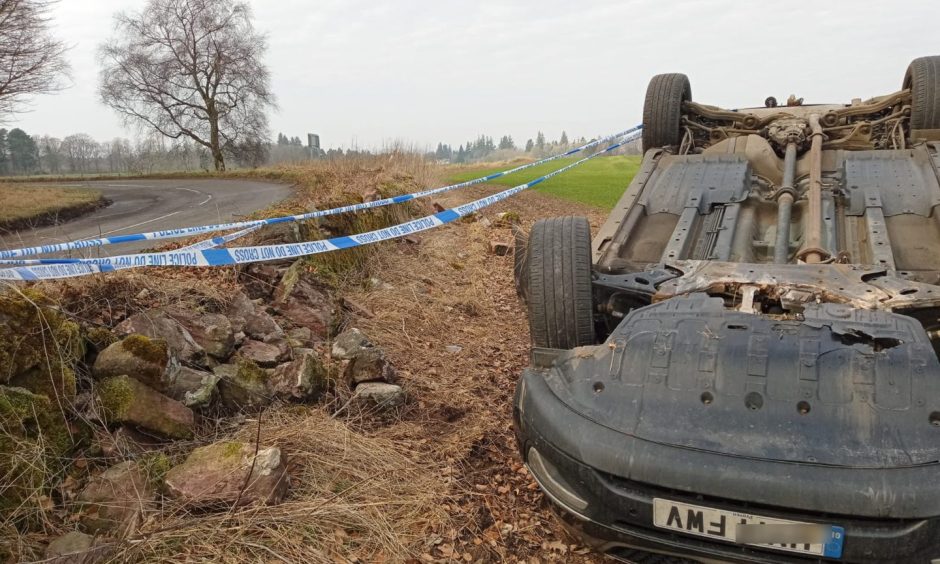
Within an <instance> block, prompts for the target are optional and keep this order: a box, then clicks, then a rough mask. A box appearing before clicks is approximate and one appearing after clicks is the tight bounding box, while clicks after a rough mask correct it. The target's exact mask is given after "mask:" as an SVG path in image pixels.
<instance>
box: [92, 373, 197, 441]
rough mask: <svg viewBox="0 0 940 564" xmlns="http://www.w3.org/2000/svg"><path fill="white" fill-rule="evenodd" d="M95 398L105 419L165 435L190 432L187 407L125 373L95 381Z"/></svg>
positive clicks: (191, 421) (185, 436)
mask: <svg viewBox="0 0 940 564" xmlns="http://www.w3.org/2000/svg"><path fill="white" fill-rule="evenodd" d="M96 391H97V394H98V402H99V405H100V406H101V408H102V415H103V416H104V418H105V420H106V421H107V422H109V423H130V424H132V425H136V426H137V427H140V428H143V429H147V430H150V431H154V432H156V433H159V434H161V435H164V436H166V437H171V438H176V439H188V438H191V437H192V436H193V426H194V423H195V418H194V416H193V412H192V410H191V409H189V408H188V407H186V406H185V405H183V404H182V403H180V402H178V401H176V400H174V399H171V398H168V397H166V396H165V395H163V394H161V393H160V392H158V391H156V390H154V389H153V388H150V387H148V386H146V385H144V384H142V383H140V382H138V381H137V380H135V379H133V378H130V377H128V376H115V377H113V378H108V379H106V380H103V381H101V382H99V383H98V386H97V390H96Z"/></svg>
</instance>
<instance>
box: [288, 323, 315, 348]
mask: <svg viewBox="0 0 940 564" xmlns="http://www.w3.org/2000/svg"><path fill="white" fill-rule="evenodd" d="M314 342H315V341H314V339H313V331H311V330H310V328H309V327H295V328H293V329H291V330H290V331H288V332H287V343H288V344H289V345H290V346H291V347H292V348H295V349H296V348H308V347H310V346H311V345H313V344H314Z"/></svg>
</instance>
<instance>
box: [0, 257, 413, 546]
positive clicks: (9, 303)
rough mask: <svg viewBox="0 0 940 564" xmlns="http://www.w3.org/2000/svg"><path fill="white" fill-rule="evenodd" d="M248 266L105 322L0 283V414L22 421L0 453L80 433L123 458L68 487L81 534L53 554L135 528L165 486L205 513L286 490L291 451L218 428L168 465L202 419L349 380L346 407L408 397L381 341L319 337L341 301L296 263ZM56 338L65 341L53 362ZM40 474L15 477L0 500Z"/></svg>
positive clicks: (61, 449) (8, 500) (56, 448)
mask: <svg viewBox="0 0 940 564" xmlns="http://www.w3.org/2000/svg"><path fill="white" fill-rule="evenodd" d="M243 274H244V275H246V276H247V277H248V278H250V282H249V281H248V280H242V288H243V290H244V291H238V292H235V293H234V294H233V295H232V296H231V297H230V298H229V299H228V301H227V302H226V303H225V304H223V305H222V307H219V306H218V305H216V306H213V307H209V308H208V309H209V310H208V311H199V310H198V309H195V308H192V307H191V306H190V307H183V306H180V305H172V304H170V305H167V304H159V305H156V306H154V304H148V305H150V306H154V307H150V308H149V309H145V310H143V311H138V312H137V313H134V314H133V315H130V316H129V317H126V318H125V319H123V320H122V321H121V322H120V323H119V324H117V325H116V326H114V327H113V328H111V329H107V328H102V327H81V326H79V325H78V324H77V323H74V322H72V321H69V320H68V319H67V317H66V316H64V315H62V314H60V313H59V312H58V311H57V310H56V308H54V307H51V306H47V305H46V304H45V303H42V300H40V297H39V296H38V295H37V296H32V297H31V299H32V300H33V303H29V302H27V305H23V304H22V303H21V301H20V300H18V299H16V298H8V297H6V296H5V295H2V294H0V339H2V340H3V341H4V342H5V343H7V344H8V345H10V346H15V347H16V354H11V355H9V358H7V357H5V356H4V355H5V354H8V349H9V348H10V347H9V346H4V345H0V366H2V367H3V370H0V425H2V426H3V427H4V428H5V429H23V433H24V434H23V435H22V436H19V435H16V436H9V437H8V436H5V435H3V434H0V450H2V451H4V452H6V451H7V450H9V451H10V452H13V451H14V450H16V448H20V446H21V445H22V444H24V443H23V442H22V441H27V440H35V442H36V444H37V445H42V447H41V448H42V449H45V451H46V455H47V456H48V457H49V459H50V460H56V461H63V462H62V463H63V464H66V463H67V461H68V460H69V458H70V454H71V453H74V452H75V447H76V446H78V445H79V444H81V445H82V446H83V447H88V448H91V449H92V450H95V451H96V452H97V453H98V454H96V455H95V456H96V457H101V458H106V457H113V458H115V459H117V460H120V462H118V463H116V464H113V465H112V466H110V467H107V468H106V469H104V470H103V471H99V472H94V471H92V472H91V473H90V478H88V479H87V481H84V478H79V480H80V481H79V483H78V484H72V485H71V486H70V487H69V490H70V491H71V493H68V494H65V493H63V494H62V502H61V503H62V504H63V506H64V507H63V508H64V509H65V510H66V511H67V512H68V513H70V514H71V515H72V516H73V517H74V518H73V519H70V520H69V522H77V523H79V525H80V527H81V531H73V532H71V533H69V534H67V535H65V536H63V537H60V538H58V539H55V540H54V541H53V542H51V543H50V544H49V546H48V549H47V552H46V557H47V558H49V559H52V560H51V561H54V562H92V561H98V560H100V559H102V558H108V557H109V555H110V554H113V547H114V546H115V544H114V542H113V539H115V538H121V537H124V536H126V535H127V534H129V533H131V532H133V531H135V530H136V529H137V528H138V526H139V524H140V523H142V522H143V521H144V519H145V518H146V515H147V514H148V513H152V512H153V511H157V510H159V508H160V504H161V503H163V501H162V500H163V499H172V500H175V503H176V504H178V505H182V506H185V507H188V508H194V509H198V510H199V511H206V510H212V509H214V508H221V507H226V508H231V507H233V506H239V505H246V504H252V503H265V504H276V503H280V502H281V501H282V500H283V499H284V498H285V496H286V495H287V493H288V488H289V485H290V477H289V475H288V472H287V469H288V460H287V454H286V453H285V452H283V451H282V450H281V449H280V448H279V447H278V446H277V445H272V444H255V443H249V442H238V441H222V442H217V443H214V444H209V445H207V446H203V447H200V448H195V449H194V450H192V451H191V452H190V453H189V454H188V455H186V456H180V455H173V461H175V462H177V464H175V465H174V464H173V463H172V461H171V459H170V458H169V457H167V456H166V455H164V454H163V451H166V452H176V453H179V452H180V447H181V446H184V445H186V444H187V443H181V442H175V441H180V440H184V441H185V440H190V439H193V438H196V437H197V435H198V434H199V429H200V428H201V425H203V424H204V423H209V424H210V425H212V424H213V423H212V422H213V421H215V420H217V419H219V418H226V417H229V416H233V417H241V418H242V419H244V418H243V417H242V416H241V415H240V414H241V413H245V412H248V413H252V414H253V413H256V412H257V411H258V410H261V409H264V408H266V407H268V406H269V405H271V404H272V403H287V402H304V403H311V402H315V401H318V400H319V399H320V397H321V396H323V395H324V394H327V393H330V392H332V391H335V392H336V394H337V395H338V396H339V397H340V398H341V399H342V398H345V397H346V390H347V389H348V390H349V391H351V392H352V394H351V399H350V400H349V401H348V402H344V403H345V405H346V406H347V407H349V406H358V407H359V408H360V409H359V411H360V412H365V411H368V412H371V413H375V414H387V413H394V412H396V411H397V410H399V409H400V408H401V407H402V406H403V405H404V404H405V402H406V395H405V392H404V390H403V389H402V388H401V386H400V385H398V384H397V383H396V380H397V375H396V371H395V369H394V367H393V366H392V364H391V363H390V362H389V360H388V358H387V355H386V353H385V352H384V350H382V349H381V348H380V347H377V346H375V345H374V344H373V343H372V342H371V341H370V340H369V339H368V338H367V337H366V336H365V335H364V334H363V333H362V332H360V331H359V330H358V329H350V330H348V331H345V332H343V333H341V334H339V335H338V336H336V337H335V338H334V339H332V345H333V346H332V348H329V347H328V344H329V343H330V341H331V336H332V334H333V333H334V331H335V330H336V327H338V326H339V325H340V323H339V321H338V320H337V316H338V315H341V311H340V307H339V304H340V303H342V302H341V301H338V300H336V299H334V297H333V296H332V295H331V293H330V291H329V290H328V289H327V288H326V287H324V286H322V285H320V284H318V282H317V281H316V279H315V278H314V277H312V276H308V275H307V274H306V272H305V270H304V269H303V268H302V266H301V263H299V262H297V263H294V264H292V265H273V266H272V265H270V264H263V265H253V266H252V267H251V268H250V269H245V271H244V272H243ZM150 297H151V296H150V295H147V296H138V302H140V301H144V300H149V299H150ZM36 304H39V306H38V307H37V305H36ZM36 327H45V330H43V331H36V330H33V329H35V328H36ZM31 328H32V329H31ZM26 337H29V338H26ZM37 339H38V340H37ZM49 350H56V351H59V355H58V356H57V357H56V358H55V362H49V359H48V356H47V355H46V354H45V351H49ZM77 374H81V375H82V379H81V380H80V381H79V378H78V376H77ZM86 376H87V377H86ZM63 404H64V405H74V406H75V408H76V413H77V414H78V415H80V417H75V418H72V417H70V416H69V415H68V413H69V410H67V409H61V408H59V407H57V406H60V405H63ZM30 430H32V431H30ZM27 431H29V432H32V433H33V434H34V435H36V436H35V437H34V436H32V435H29V436H27V435H26V434H25V433H27ZM170 445H174V446H172V447H171V448H170V450H166V449H167V447H170ZM4 464H7V465H9V464H13V463H11V462H8V461H2V460H0V471H3V473H4V474H9V472H6V470H9V469H8V468H6V467H5V466H4ZM65 474H66V473H60V475H65ZM47 487H50V485H49V484H42V483H24V484H23V485H22V487H19V486H18V485H11V486H8V487H6V488H5V489H4V492H3V495H0V507H6V506H8V505H9V506H14V505H13V504H18V503H22V502H23V500H24V499H28V498H29V497H30V496H35V492H36V489H37V488H40V489H41V488H47ZM56 487H60V486H56ZM63 491H65V490H64V489H63ZM109 539H111V540H109ZM0 556H2V551H0Z"/></svg>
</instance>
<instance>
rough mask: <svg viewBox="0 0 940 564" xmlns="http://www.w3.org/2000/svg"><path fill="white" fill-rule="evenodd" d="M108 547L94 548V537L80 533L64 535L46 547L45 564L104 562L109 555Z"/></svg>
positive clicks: (99, 546)
mask: <svg viewBox="0 0 940 564" xmlns="http://www.w3.org/2000/svg"><path fill="white" fill-rule="evenodd" d="M110 548H111V547H110V546H109V545H98V546H95V537H93V536H91V535H86V534H85V533H82V532H80V531H72V532H70V533H66V534H64V535H62V536H60V537H58V538H56V539H54V540H53V541H52V542H50V543H49V546H47V547H46V552H45V558H46V559H45V560H44V562H46V563H47V564H95V563H97V562H104V561H106V560H107V559H108V555H109V553H110Z"/></svg>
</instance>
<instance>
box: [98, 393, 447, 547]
mask: <svg viewBox="0 0 940 564" xmlns="http://www.w3.org/2000/svg"><path fill="white" fill-rule="evenodd" d="M256 431H257V429H256V425H255V422H254V421H253V420H250V419H249V420H247V421H246V423H245V425H244V426H243V427H242V428H241V429H240V430H239V431H236V432H234V433H232V434H231V435H229V436H228V437H214V439H222V438H234V439H239V440H247V441H252V440H254V438H255V433H256ZM261 443H262V444H265V445H277V446H279V447H280V448H281V449H282V450H283V451H284V452H285V453H286V454H287V456H288V459H289V468H290V475H291V493H290V495H289V497H288V498H287V500H286V501H285V502H284V503H282V504H280V505H277V506H270V507H268V506H253V507H248V508H244V509H239V510H236V511H231V512H221V513H208V514H207V513H203V514H198V513H197V514H193V513H188V512H186V511H184V510H182V509H180V508H179V507H176V506H174V505H173V503H172V502H167V503H165V504H164V507H163V509H162V512H161V513H160V514H159V515H153V516H151V518H150V519H149V520H147V521H146V524H145V525H144V527H143V529H142V530H141V531H140V534H138V535H136V536H135V537H132V538H131V539H128V540H126V541H125V542H124V543H122V545H121V546H120V547H119V551H118V553H116V554H115V560H118V561H146V562H181V561H214V562H259V561H265V562H275V561H281V562H330V563H332V562H337V561H340V562H345V561H350V560H351V561H356V560H357V559H358V561H361V562H402V561H405V560H408V559H413V558H418V557H420V555H421V554H422V553H424V552H426V551H427V550H429V547H428V545H429V544H430V543H431V542H433V540H434V536H433V535H432V534H431V533H432V531H434V530H436V528H438V527H440V526H441V524H442V523H447V522H448V516H447V513H446V512H445V511H444V510H443V509H442V508H441V501H442V500H446V499H447V495H448V493H447V487H446V484H445V483H443V482H442V481H440V480H439V479H438V478H437V476H438V474H439V468H440V462H439V461H437V460H434V459H432V458H428V457H425V456H421V455H418V454H416V453H415V452H414V451H413V449H412V448H411V445H410V444H409V443H408V442H403V441H392V440H388V439H383V438H380V437H370V436H367V435H364V434H360V433H357V432H354V431H352V430H350V428H349V427H348V426H347V425H346V424H344V423H343V422H341V421H337V420H334V419H331V418H330V417H329V416H328V415H327V414H326V413H324V412H323V411H322V410H320V409H315V408H306V407H298V406H295V407H284V408H280V409H276V410H269V411H267V412H266V413H264V415H263V419H262V423H261Z"/></svg>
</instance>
